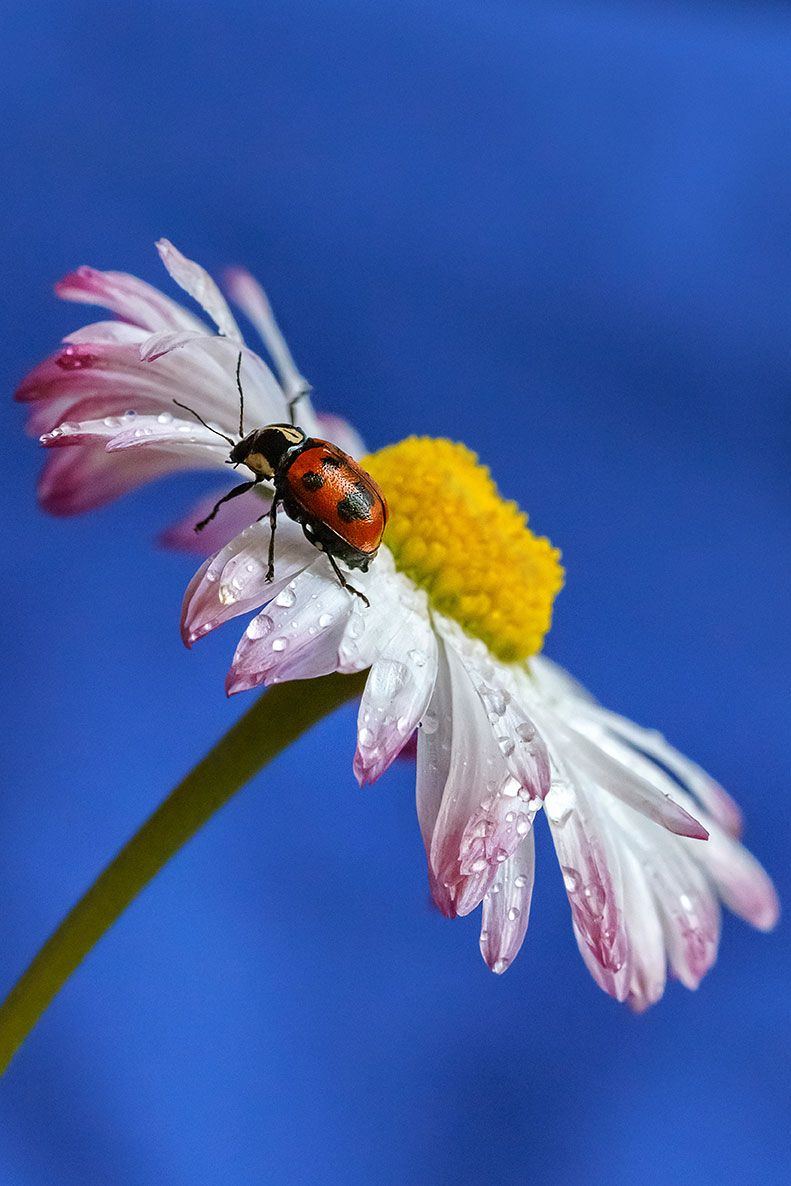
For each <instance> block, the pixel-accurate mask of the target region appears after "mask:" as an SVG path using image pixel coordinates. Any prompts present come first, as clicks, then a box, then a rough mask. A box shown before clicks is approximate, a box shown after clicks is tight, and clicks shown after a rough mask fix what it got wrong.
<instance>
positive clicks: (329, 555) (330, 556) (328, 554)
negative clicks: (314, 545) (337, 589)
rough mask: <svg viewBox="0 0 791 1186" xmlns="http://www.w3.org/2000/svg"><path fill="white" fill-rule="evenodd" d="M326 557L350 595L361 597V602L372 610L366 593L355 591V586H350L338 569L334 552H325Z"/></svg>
mask: <svg viewBox="0 0 791 1186" xmlns="http://www.w3.org/2000/svg"><path fill="white" fill-rule="evenodd" d="M324 555H325V556H326V557H327V559H328V560H329V562H330V564H331V565H332V571H333V572H334V573H335V575H336V577H337V578H338V580H339V581H340V583H341V585H342V586H343V588H344V589H348V590H349V592H350V593H354V595H355V597H359V598H360V601H363V602H365V605H366V608H367V609H370V608H371V603H370V601H369V600H368V598H367V597H366V596H365V594H364V593H361V592H360V590H359V589H355V587H354V585H350V584H349V582H348V581H347V580H346V577H345V576H344V575H343V573H342V572H341V570H340V569H339V568H338V564H337V562H336V560H335V557H334V556H333V554H332V552H327V551H325V553H324Z"/></svg>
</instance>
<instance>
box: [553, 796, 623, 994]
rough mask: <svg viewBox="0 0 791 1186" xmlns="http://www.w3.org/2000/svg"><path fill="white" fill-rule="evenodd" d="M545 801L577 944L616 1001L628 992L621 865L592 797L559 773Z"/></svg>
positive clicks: (598, 980)
mask: <svg viewBox="0 0 791 1186" xmlns="http://www.w3.org/2000/svg"><path fill="white" fill-rule="evenodd" d="M544 805H545V808H546V814H547V819H548V820H549V823H550V827H551V831H552V840H553V842H554V845H555V851H556V853H557V857H558V861H559V862H560V867H561V870H562V873H563V882H564V885H565V887H566V893H567V895H568V899H569V905H570V906H571V917H572V922H573V925H574V933H575V936H576V939H577V945H578V946H579V949H580V952H581V953H582V956H583V959H584V960H585V963H586V964H587V966H588V969H589V971H590V972H591V974H592V975H593V977H594V979H595V980H596V982H597V984H598V985H599V986H600V987H601V988H603V989H604V991H605V992H607V993H609V994H610V996H613V997H615V998H616V999H617V1000H619V1001H622V1000H625V998H626V996H627V995H628V993H629V982H630V974H631V969H630V966H629V959H630V950H629V938H628V935H627V932H626V927H625V923H624V914H623V888H622V884H621V869H620V866H619V864H618V859H617V856H616V853H615V851H614V849H613V847H612V845H611V841H610V839H609V837H608V834H607V828H606V826H604V825H603V824H602V821H601V820H600V818H599V815H598V812H597V810H596V808H595V806H594V802H593V798H592V796H590V795H586V794H584V793H583V791H582V788H581V787H579V786H573V785H572V784H571V782H570V781H569V780H568V778H566V777H562V776H559V777H558V778H557V779H556V780H555V781H554V782H553V784H552V787H551V789H550V791H549V794H548V795H547V797H546V799H545V801H544Z"/></svg>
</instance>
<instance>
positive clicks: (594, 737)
mask: <svg viewBox="0 0 791 1186" xmlns="http://www.w3.org/2000/svg"><path fill="white" fill-rule="evenodd" d="M363 464H364V465H365V466H366V468H367V469H368V470H369V471H370V472H371V473H372V474H373V476H374V477H375V478H376V480H377V482H378V483H379V484H380V485H381V487H382V489H383V490H384V493H385V495H386V497H387V499H388V503H389V506H390V518H389V522H388V527H387V530H386V533H385V547H384V548H383V549H382V550H381V552H380V554H379V557H378V558H377V561H376V563H375V564H373V565H372V566H371V569H370V571H369V572H368V573H365V574H360V575H359V576H358V577H357V578H356V579H357V581H358V584H359V586H360V588H361V589H362V591H363V592H364V593H365V595H366V597H367V598H368V601H369V602H370V608H366V607H365V606H363V605H360V603H359V602H358V601H357V600H356V599H353V598H350V597H349V596H348V595H347V594H346V593H345V591H344V590H343V589H342V588H341V587H340V586H339V585H338V584H337V582H336V581H335V580H334V579H333V575H332V572H331V570H330V567H329V565H328V563H327V559H326V557H324V556H322V555H320V554H317V553H316V551H315V549H314V548H312V547H311V545H310V544H309V543H307V541H306V540H305V539H304V537H303V536H302V533H301V531H300V529H299V527H298V525H297V524H294V523H292V524H288V526H287V529H286V532H285V533H284V537H283V538H282V539H280V540H279V550H278V552H277V568H276V576H275V581H274V584H268V583H267V581H266V558H267V553H268V547H269V530H268V526H267V525H265V524H263V523H256V524H254V525H252V526H250V527H248V528H247V529H246V530H245V531H244V532H242V533H241V534H240V535H239V536H238V537H237V538H236V539H234V540H233V541H231V542H230V543H229V544H228V545H227V546H226V547H225V548H224V549H222V550H221V551H220V552H219V553H218V554H217V555H216V556H214V557H212V558H211V559H210V560H208V561H206V563H205V564H204V565H203V567H202V568H201V570H200V571H199V572H198V573H197V574H196V576H195V578H194V579H193V581H192V583H191V585H190V587H189V589H188V591H187V595H186V597H185V602H184V616H183V631H184V637H185V641H186V642H187V643H188V644H191V643H193V642H194V641H195V640H196V639H198V638H200V637H201V636H203V635H204V634H206V633H207V632H208V631H210V630H212V629H214V628H215V627H216V626H219V625H220V624H221V623H222V622H225V621H227V620H228V619H230V618H232V617H236V616H237V615H238V614H242V613H247V612H249V611H250V610H252V609H254V608H256V607H258V606H259V605H264V608H263V610H262V611H261V612H259V613H258V614H257V616H256V617H254V618H253V619H252V621H251V622H250V624H249V625H248V627H247V629H246V631H245V633H244V635H243V637H242V640H241V642H240V643H239V646H238V647H237V650H236V655H235V657H234V660H233V664H232V666H231V670H230V673H229V676H228V682H227V688H228V692H229V693H234V692H239V691H242V690H245V689H248V688H252V687H256V686H258V685H261V684H265V683H276V682H279V681H282V680H291V679H309V678H311V677H314V676H319V675H324V674H327V673H328V672H330V671H341V672H352V671H362V670H368V671H369V675H368V679H367V683H366V687H365V691H364V693H363V696H362V700H361V704H360V709H359V716H358V727H357V750H356V753H355V758H354V770H355V773H356V775H357V778H358V780H359V782H360V783H361V784H363V783H368V782H373V781H374V780H375V779H376V778H378V777H379V776H380V775H381V774H382V773H383V771H384V770H386V769H387V767H388V766H389V765H390V763H391V762H392V761H393V759H394V758H395V757H396V755H397V754H398V753H399V752H400V751H401V750H402V749H403V747H404V746H405V744H406V743H407V741H408V739H409V738H410V737H411V735H412V734H413V731H414V730H415V729H417V730H418V741H417V809H418V817H419V821H420V826H421V830H422V833H423V839H424V842H425V847H426V855H427V858H428V867H429V880H430V884H431V890H432V894H433V897H434V900H435V902H436V904H437V906H438V907H439V909H440V910H441V911H442V912H443V913H444V914H446V915H448V916H449V917H453V916H455V915H457V914H467V913H469V912H470V911H472V910H474V909H476V908H477V907H478V906H481V907H482V917H481V937H480V945H481V951H482V954H483V957H484V959H485V960H486V962H487V964H488V965H489V967H491V968H492V969H493V970H494V971H495V972H503V971H505V969H506V968H507V967H508V966H509V965H510V963H511V962H512V960H513V959H514V956H515V955H516V953H517V952H518V950H519V948H520V946H521V944H522V941H523V939H524V936H525V932H526V928H527V922H528V916H529V910H530V899H531V893H532V886H533V870H534V846H533V825H534V820H535V818H536V816H537V813H538V812H539V810H540V809H541V808H542V807H543V808H544V809H545V814H546V817H547V820H548V823H549V827H550V830H551V832H552V838H553V841H554V844H555V849H556V852H557V855H558V860H559V863H560V866H561V870H562V874H563V880H564V884H565V887H566V892H567V894H568V899H569V904H570V907H571V915H572V924H573V927H574V933H575V936H576V938H577V943H578V945H579V948H580V951H581V952H582V955H583V958H584V959H585V962H586V964H587V966H588V968H589V969H590V971H591V973H592V974H593V976H594V978H595V979H596V981H597V983H598V984H599V985H600V986H601V987H602V988H603V989H605V991H607V992H608V993H610V994H611V995H613V996H615V997H617V998H618V999H619V1000H628V1001H629V1002H630V1003H631V1004H632V1006H633V1007H634V1008H636V1009H643V1008H646V1007H647V1006H648V1005H650V1004H651V1003H653V1002H654V1001H656V1000H657V999H658V998H659V997H660V996H661V995H662V992H663V989H664V985H665V978H666V968H667V964H668V963H669V965H670V968H671V970H672V972H673V973H674V975H676V976H677V977H678V978H679V979H680V980H681V981H682V982H683V983H684V984H686V985H687V986H688V987H690V988H694V987H696V986H697V984H698V983H699V981H700V980H701V978H702V977H703V975H704V974H705V973H706V971H708V969H709V968H710V967H711V965H712V963H713V962H714V959H715V957H716V952H717V945H718V939H719V898H722V899H723V900H724V901H725V902H726V904H727V905H728V906H730V907H731V908H732V909H733V910H734V911H735V912H736V913H738V914H740V915H742V917H744V918H746V919H747V920H748V921H749V922H751V923H753V925H755V926H757V927H760V928H764V929H765V928H769V927H771V926H772V925H773V924H774V922H775V920H776V917H777V902H776V898H775V894H774V889H773V887H772V885H771V882H770V881H769V879H768V877H767V876H766V874H765V873H764V872H763V870H762V869H761V868H760V866H759V865H758V864H757V862H755V861H754V859H753V858H752V857H751V856H750V855H749V854H748V853H747V852H746V850H745V849H744V848H743V847H742V846H741V845H740V844H739V843H738V840H737V839H736V837H737V834H738V830H739V813H738V809H737V808H736V807H735V805H734V804H733V803H732V801H731V800H730V799H729V798H728V796H727V795H726V794H725V792H724V791H723V790H722V789H721V788H720V787H718V786H717V784H716V783H714V782H713V781H712V780H711V779H710V778H709V777H708V776H707V775H706V774H704V773H703V771H701V770H700V769H699V768H698V767H696V766H695V765H694V764H693V763H691V762H689V761H687V760H686V759H685V758H683V757H682V756H681V755H680V754H678V753H677V752H676V751H675V750H673V749H672V748H671V747H670V746H669V745H668V744H667V743H666V742H665V741H664V740H663V739H662V738H661V737H660V736H659V735H658V734H656V733H653V732H650V731H648V730H643V729H640V728H639V727H638V726H636V725H633V724H631V723H630V722H629V721H627V720H625V719H623V718H621V717H618V716H616V715H615V714H613V713H610V712H607V710H605V709H603V708H601V707H600V706H599V705H597V704H596V703H595V701H593V700H592V699H591V698H590V697H589V696H588V695H587V693H585V692H584V691H583V689H581V688H580V687H579V686H578V685H577V684H575V683H574V682H573V681H572V680H571V679H570V678H569V677H568V676H567V675H565V673H564V672H562V671H561V670H560V669H559V668H557V667H556V666H555V665H554V664H552V663H550V662H549V661H548V660H547V659H544V658H542V657H541V656H540V655H539V654H538V651H539V650H540V648H541V645H542V642H543V638H544V634H545V632H546V631H547V629H548V628H549V624H550V618H551V610H552V603H553V600H554V597H555V595H556V593H557V592H558V590H559V589H560V586H561V584H562V575H563V574H562V570H561V568H560V563H559V556H558V552H557V551H556V549H554V548H553V547H552V545H551V544H550V543H549V542H548V541H547V540H546V539H543V538H540V537H536V536H535V535H534V534H533V533H532V532H531V531H530V530H529V528H528V526H527V520H526V517H525V516H524V515H523V514H521V513H520V512H519V511H518V510H517V508H516V507H515V506H514V504H513V503H507V502H505V501H504V500H502V498H501V497H500V495H499V494H498V492H497V490H496V488H495V486H494V483H493V482H492V479H491V477H490V475H489V473H488V471H487V470H486V469H484V467H483V466H481V465H480V463H479V462H478V461H477V459H476V458H475V457H474V455H473V454H471V453H470V452H469V450H467V449H465V448H464V447H463V446H460V445H456V444H453V443H451V442H450V441H441V440H440V441H434V440H429V439H426V438H420V439H418V438H410V439H409V440H406V441H403V442H401V443H400V444H397V445H392V446H389V447H388V448H386V449H383V450H381V451H380V452H378V453H374V454H372V455H370V456H368V457H367V458H365V459H364V460H363Z"/></svg>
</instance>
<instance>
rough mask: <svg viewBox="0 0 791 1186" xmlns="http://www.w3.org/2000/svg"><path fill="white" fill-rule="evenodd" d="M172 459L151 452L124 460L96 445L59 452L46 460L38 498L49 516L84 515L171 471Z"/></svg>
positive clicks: (74, 447)
mask: <svg viewBox="0 0 791 1186" xmlns="http://www.w3.org/2000/svg"><path fill="white" fill-rule="evenodd" d="M173 468H174V466H173V461H172V458H169V457H166V456H164V455H163V454H161V453H155V452H153V451H152V452H151V453H150V454H147V455H146V456H145V457H142V456H140V455H133V456H126V457H125V458H123V459H121V458H119V457H118V456H115V457H114V456H113V455H112V454H110V453H107V452H106V451H105V450H104V449H103V448H97V447H96V446H95V445H75V446H73V447H72V448H70V449H59V450H57V451H55V452H53V453H52V454H51V455H50V457H49V458H48V459H47V463H46V465H45V466H44V468H43V470H42V471H41V474H40V476H39V481H38V491H37V493H38V499H39V503H40V505H41V507H42V509H43V510H45V511H47V512H48V513H49V514H50V515H58V516H65V515H81V514H83V513H84V512H85V511H92V510H95V509H96V507H100V506H103V505H104V504H105V503H108V502H112V501H113V499H115V498H118V497H120V495H122V494H128V493H129V491H130V490H136V489H137V487H138V486H142V485H144V484H145V483H146V482H152V481H154V480H155V479H156V478H160V477H162V476H163V475H164V474H166V473H169V472H172V470H173Z"/></svg>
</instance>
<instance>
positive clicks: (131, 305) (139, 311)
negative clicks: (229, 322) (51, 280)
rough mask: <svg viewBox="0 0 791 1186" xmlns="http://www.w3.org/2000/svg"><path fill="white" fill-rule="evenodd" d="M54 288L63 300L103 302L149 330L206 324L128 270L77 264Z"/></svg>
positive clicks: (86, 302)
mask: <svg viewBox="0 0 791 1186" xmlns="http://www.w3.org/2000/svg"><path fill="white" fill-rule="evenodd" d="M55 292H56V293H57V294H58V296H59V297H61V298H62V299H63V300H64V301H78V302H80V303H82V304H85V305H100V306H101V307H102V308H104V309H109V310H110V311H111V312H112V313H115V315H116V316H117V317H120V318H122V319H123V320H124V321H130V322H132V324H134V325H139V326H141V327H142V328H143V329H146V330H148V331H149V332H150V333H156V332H157V331H158V330H161V329H193V330H201V329H203V328H204V327H203V326H202V325H201V322H200V321H199V320H198V318H197V317H193V315H192V314H191V313H189V312H188V311H187V310H186V309H183V308H182V307H181V305H178V304H176V302H175V301H172V300H171V299H170V297H167V296H165V295H164V293H161V292H160V291H159V289H157V288H154V287H153V285H151V284H146V283H145V281H143V280H138V279H137V277H136V276H129V275H127V273H126V272H99V271H97V270H96V269H95V268H88V267H82V268H77V270H76V271H75V272H70V273H69V275H68V276H64V278H63V279H62V280H60V281H58V283H57V284H56V285H55Z"/></svg>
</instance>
